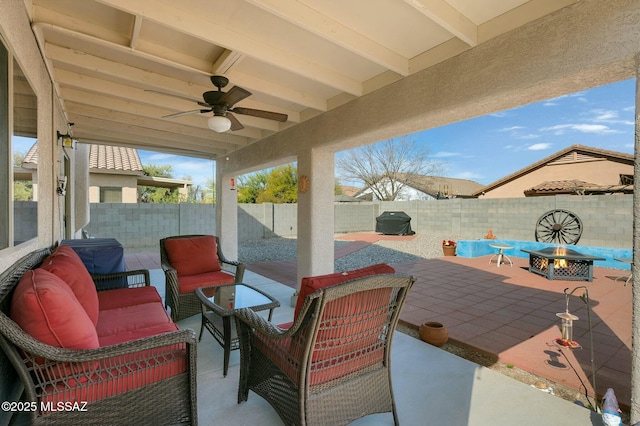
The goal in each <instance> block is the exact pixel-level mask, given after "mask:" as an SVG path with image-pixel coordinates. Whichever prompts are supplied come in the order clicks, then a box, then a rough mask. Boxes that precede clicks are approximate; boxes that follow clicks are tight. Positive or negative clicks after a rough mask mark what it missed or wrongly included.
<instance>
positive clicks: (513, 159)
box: [410, 79, 635, 184]
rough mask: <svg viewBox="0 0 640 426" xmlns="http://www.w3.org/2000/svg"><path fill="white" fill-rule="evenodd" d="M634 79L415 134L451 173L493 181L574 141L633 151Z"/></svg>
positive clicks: (451, 174)
mask: <svg viewBox="0 0 640 426" xmlns="http://www.w3.org/2000/svg"><path fill="white" fill-rule="evenodd" d="M634 116H635V80H634V79H632V80H626V81H622V82H618V83H615V84H611V85H608V86H603V87H598V88H595V89H591V90H588V91H583V92H578V93H573V94H570V95H565V96H561V97H558V98H555V99H549V100H547V101H544V102H539V103H535V104H531V105H526V106H522V107H519V108H514V109H511V110H507V111H503V112H500V113H495V114H491V115H488V116H484V117H480V118H475V119H472V120H467V121H464V122H460V123H455V124H451V125H448V126H443V127H440V128H436V129H432V130H427V131H424V132H420V133H416V134H414V135H411V136H410V137H411V138H412V139H414V140H415V141H417V142H419V143H420V144H423V145H424V146H425V148H427V149H428V152H429V158H430V159H431V160H436V161H438V162H440V163H441V164H442V169H443V172H442V174H443V175H444V176H447V177H454V178H462V179H471V180H475V181H477V182H480V183H482V184H489V183H491V182H494V181H496V180H498V179H501V178H502V177H504V176H507V175H509V174H511V173H513V172H515V171H517V170H520V169H521V168H523V167H526V166H528V165H530V164H532V163H535V162H536V161H539V160H541V159H543V158H545V157H548V156H549V155H552V154H554V153H556V152H557V151H560V150H562V149H564V148H566V147H568V146H570V145H574V144H581V145H587V146H591V147H595V148H602V149H608V150H612V151H619V152H625V153H633V143H634V131H635V130H634Z"/></svg>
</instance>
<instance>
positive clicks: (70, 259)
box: [40, 246, 100, 327]
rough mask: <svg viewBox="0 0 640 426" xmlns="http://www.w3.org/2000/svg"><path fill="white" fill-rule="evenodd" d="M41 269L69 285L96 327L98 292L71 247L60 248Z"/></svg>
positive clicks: (98, 307) (48, 258)
mask: <svg viewBox="0 0 640 426" xmlns="http://www.w3.org/2000/svg"><path fill="white" fill-rule="evenodd" d="M40 269H44V270H45V271H47V272H51V273H52V274H54V275H56V276H57V277H59V278H60V279H62V281H64V282H65V283H67V285H68V286H69V288H70V289H71V291H73V294H74V295H75V296H76V299H78V302H80V304H81V305H82V307H83V308H84V310H85V311H86V313H87V315H88V316H89V318H90V319H91V322H93V325H94V327H95V325H96V324H98V315H99V310H100V305H99V302H98V291H97V290H96V285H95V284H94V283H93V279H91V275H90V274H89V271H87V268H86V266H84V263H82V259H80V256H78V254H77V253H76V252H75V251H74V250H73V249H72V248H71V247H70V246H58V247H57V248H56V249H55V250H54V251H53V253H51V255H50V256H49V257H47V258H46V259H45V260H44V262H42V266H40Z"/></svg>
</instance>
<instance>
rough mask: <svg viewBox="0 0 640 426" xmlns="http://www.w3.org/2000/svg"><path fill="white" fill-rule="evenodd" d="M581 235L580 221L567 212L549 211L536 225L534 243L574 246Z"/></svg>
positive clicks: (573, 214)
mask: <svg viewBox="0 0 640 426" xmlns="http://www.w3.org/2000/svg"><path fill="white" fill-rule="evenodd" d="M581 235H582V221H581V220H580V218H579V217H578V216H576V214H575V213H573V212H570V211H569V210H562V209H558V210H550V211H548V212H546V213H545V214H543V215H542V216H540V219H538V223H537V224H536V241H538V242H543V243H558V244H576V243H577V242H578V240H579V239H580V236H581Z"/></svg>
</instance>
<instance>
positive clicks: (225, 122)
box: [207, 115, 231, 133]
mask: <svg viewBox="0 0 640 426" xmlns="http://www.w3.org/2000/svg"><path fill="white" fill-rule="evenodd" d="M207 125H208V126H209V128H210V129H211V130H213V131H214V132H218V133H224V132H226V131H227V130H229V129H230V128H231V120H229V119H228V118H227V117H223V116H221V115H214V116H213V117H211V118H209V120H208V121H207Z"/></svg>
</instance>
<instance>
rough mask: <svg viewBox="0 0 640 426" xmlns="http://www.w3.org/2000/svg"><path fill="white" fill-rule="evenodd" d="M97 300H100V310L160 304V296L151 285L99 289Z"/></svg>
mask: <svg viewBox="0 0 640 426" xmlns="http://www.w3.org/2000/svg"><path fill="white" fill-rule="evenodd" d="M98 301H99V302H100V310H101V311H107V310H109V309H116V308H124V307H127V306H135V305H142V304H144V303H154V302H156V303H160V304H162V298H161V297H160V295H159V294H158V290H156V288H155V287H152V286H145V287H132V288H118V289H114V290H105V291H100V292H98Z"/></svg>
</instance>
